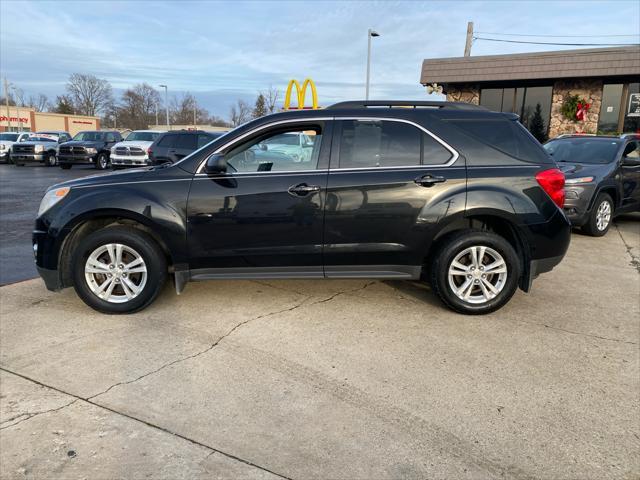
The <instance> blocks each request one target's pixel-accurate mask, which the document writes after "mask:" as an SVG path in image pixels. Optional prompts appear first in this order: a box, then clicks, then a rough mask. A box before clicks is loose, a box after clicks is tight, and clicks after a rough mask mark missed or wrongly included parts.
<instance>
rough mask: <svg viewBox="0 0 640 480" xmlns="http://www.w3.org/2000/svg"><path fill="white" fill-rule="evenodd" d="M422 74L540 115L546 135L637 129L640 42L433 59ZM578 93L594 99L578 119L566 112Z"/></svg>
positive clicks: (465, 95) (468, 98)
mask: <svg viewBox="0 0 640 480" xmlns="http://www.w3.org/2000/svg"><path fill="white" fill-rule="evenodd" d="M420 82H421V83H422V84H423V85H425V86H426V85H432V84H438V85H441V86H442V87H443V90H444V93H445V94H446V96H447V100H450V101H461V102H468V103H473V104H476V105H483V106H485V107H487V108H489V109H491V110H495V111H502V112H512V113H517V114H518V115H520V119H521V121H522V123H523V124H524V125H525V126H526V127H528V128H529V127H530V126H531V124H532V119H533V118H534V116H536V115H538V116H541V117H542V121H543V122H544V129H545V131H544V132H542V134H541V136H543V137H544V138H553V137H556V136H558V135H561V134H564V133H607V134H616V133H623V132H640V46H637V47H636V46H633V47H621V48H599V49H585V50H564V51H556V52H539V53H526V54H515V55H491V56H479V57H456V58H440V59H430V60H425V61H424V62H423V64H422V74H421V78H420ZM576 96H577V99H579V100H580V101H584V102H585V103H588V104H589V109H588V110H587V111H586V113H585V114H584V116H583V117H582V118H581V119H578V118H576V116H575V115H574V116H572V117H571V118H569V117H568V116H567V115H566V114H565V113H563V105H565V103H566V102H568V101H570V100H571V99H572V98H575V97H576ZM536 109H537V110H538V112H537V113H536ZM544 138H541V140H543V139H544Z"/></svg>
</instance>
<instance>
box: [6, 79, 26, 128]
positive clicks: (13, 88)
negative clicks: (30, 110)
mask: <svg viewBox="0 0 640 480" xmlns="http://www.w3.org/2000/svg"><path fill="white" fill-rule="evenodd" d="M9 88H10V89H11V90H13V93H14V95H15V96H16V117H18V122H19V127H18V131H19V132H21V131H22V117H21V116H20V110H18V99H19V100H20V103H21V104H22V106H23V107H24V98H22V97H21V96H20V95H19V94H18V89H17V88H16V86H15V85H14V84H13V83H10V84H9ZM18 97H20V98H18Z"/></svg>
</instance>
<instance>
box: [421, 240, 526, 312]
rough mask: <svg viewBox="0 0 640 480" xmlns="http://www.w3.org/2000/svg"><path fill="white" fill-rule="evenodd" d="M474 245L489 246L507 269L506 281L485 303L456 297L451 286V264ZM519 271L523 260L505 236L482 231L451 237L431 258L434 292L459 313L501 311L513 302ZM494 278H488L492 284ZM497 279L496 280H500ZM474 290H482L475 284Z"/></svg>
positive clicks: (465, 279)
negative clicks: (508, 303)
mask: <svg viewBox="0 0 640 480" xmlns="http://www.w3.org/2000/svg"><path fill="white" fill-rule="evenodd" d="M473 246H480V247H488V248H490V249H492V250H494V251H495V252H497V253H498V254H499V255H500V256H501V257H502V259H503V260H504V262H505V264H506V268H507V271H506V279H505V280H504V281H503V284H504V285H503V286H502V289H501V290H500V291H499V293H498V294H497V295H496V296H495V297H493V298H491V299H490V300H487V301H486V302H484V303H470V302H467V301H464V300H463V299H461V298H459V297H458V296H457V295H456V294H455V292H454V291H453V288H452V287H451V285H450V283H449V266H450V265H451V263H452V261H453V260H454V259H455V258H456V256H457V255H458V254H460V253H462V252H463V251H464V250H465V249H467V248H470V247H473ZM487 257H488V256H487ZM469 265H470V264H469ZM482 269H484V267H483V268H482ZM479 270H480V269H479ZM520 271H521V266H520V260H519V258H518V255H517V253H516V251H515V249H514V248H513V247H512V246H511V244H510V243H509V242H508V241H507V240H505V239H504V238H503V237H501V236H499V235H496V234H494V233H491V232H487V231H483V230H464V231H461V232H458V233H455V234H452V235H451V236H449V237H447V238H446V239H445V240H444V241H443V242H442V243H441V247H440V248H439V249H438V250H437V251H436V252H435V255H433V256H432V257H431V268H430V271H429V274H430V281H431V287H432V289H433V291H434V292H435V294H436V295H438V297H440V299H441V300H442V301H443V302H444V304H445V305H447V306H448V307H449V308H451V309H452V310H454V311H456V312H459V313H464V314H467V315H482V314H485V313H491V312H494V311H496V310H498V309H499V308H501V307H503V306H504V305H505V304H506V303H507V302H508V301H509V300H510V299H511V297H512V296H513V294H514V293H515V291H516V289H517V288H518V282H519V279H520ZM454 278H457V277H454ZM469 278H470V280H469V281H472V282H475V283H478V282H481V281H482V280H481V279H478V282H476V280H474V278H473V277H469ZM482 278H485V277H482ZM492 278H494V277H491V276H489V278H488V281H492ZM495 278H496V280H497V277H495ZM465 281H467V277H466V276H462V279H461V280H460V282H461V283H463V282H465ZM471 288H472V290H474V291H475V290H476V289H480V286H477V287H476V286H475V285H473V286H472V287H471Z"/></svg>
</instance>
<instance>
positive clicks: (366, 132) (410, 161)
mask: <svg viewBox="0 0 640 480" xmlns="http://www.w3.org/2000/svg"><path fill="white" fill-rule="evenodd" d="M451 156H452V153H451V152H450V151H449V150H447V149H446V148H445V147H444V146H443V145H442V144H441V143H440V142H438V141H437V140H435V139H434V138H433V137H431V136H430V135H429V134H427V133H426V132H424V131H422V130H420V129H419V128H417V127H415V126H413V125H410V124H407V123H404V122H394V121H386V120H345V121H343V122H342V132H341V136H340V150H339V166H340V168H371V167H383V168H384V167H412V166H419V165H443V164H446V163H447V162H448V161H449V160H450V159H451Z"/></svg>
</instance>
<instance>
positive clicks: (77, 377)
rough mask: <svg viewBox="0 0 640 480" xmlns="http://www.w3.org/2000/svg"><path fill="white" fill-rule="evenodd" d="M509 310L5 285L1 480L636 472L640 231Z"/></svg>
mask: <svg viewBox="0 0 640 480" xmlns="http://www.w3.org/2000/svg"><path fill="white" fill-rule="evenodd" d="M626 218H627V217H625V220H624V221H623V222H619V227H617V228H616V229H613V230H612V231H611V232H610V233H609V234H608V235H607V236H606V237H604V238H599V239H595V238H590V237H586V236H583V235H579V234H575V235H574V236H573V239H572V245H571V248H570V251H569V254H568V256H567V258H566V259H565V261H564V262H563V263H562V264H561V265H560V266H559V267H557V268H556V270H554V271H553V272H551V273H550V274H547V275H544V276H542V277H540V278H539V279H538V280H537V281H536V282H535V283H534V289H533V291H532V292H531V293H530V294H524V293H522V292H518V293H517V294H516V295H515V297H514V299H513V300H512V301H511V303H510V304H508V305H507V306H506V307H505V308H503V309H502V310H500V311H499V312H496V313H494V314H491V315H488V316H484V317H464V316H460V315H457V314H454V313H452V312H450V311H448V310H446V309H445V308H443V307H442V306H441V305H440V303H439V302H438V300H437V299H436V298H435V297H434V296H433V295H432V293H431V292H430V291H429V289H428V288H427V287H425V286H423V285H421V284H419V283H408V282H369V281H358V280H353V281H296V280H292V281H260V282H252V281H235V282H231V281H228V282H209V283H199V284H189V285H188V286H187V289H186V290H185V292H184V294H183V295H181V296H180V297H176V296H175V294H174V293H173V292H172V289H171V288H170V286H168V287H167V291H166V292H165V293H164V294H163V295H162V296H161V298H160V299H159V300H158V301H157V302H156V303H155V304H154V305H152V306H151V307H150V308H149V309H147V310H145V311H143V312H140V313H138V314H135V315H131V316H125V317H122V316H121V317H113V316H104V315H100V314H97V313H95V312H93V311H92V310H90V309H88V308H87V307H85V306H84V304H82V302H81V301H80V300H79V299H78V298H77V297H76V296H75V293H74V292H73V290H66V291H64V292H62V293H57V294H54V293H50V292H47V291H46V290H45V289H44V286H43V284H42V283H41V281H40V280H32V281H28V282H22V283H18V284H14V285H9V286H5V287H2V288H1V289H0V296H1V297H0V300H1V305H0V313H1V315H2V322H1V323H0V392H1V397H0V476H1V477H2V478H25V477H26V478H42V477H50V478H53V477H55V478H85V477H87V478H113V477H128V478H140V477H151V478H278V477H285V478H349V479H353V478H363V479H364V478H473V479H477V478H505V477H506V478H545V479H560V478H566V479H569V478H571V479H573V478H593V479H600V478H637V477H638V476H640V460H639V459H640V405H639V403H638V398H640V357H639V343H640V304H639V303H640V272H639V271H638V269H637V263H634V262H637V257H636V259H634V258H633V255H637V252H638V249H639V248H640V230H638V222H637V220H638V219H637V217H633V216H631V217H629V218H628V219H626Z"/></svg>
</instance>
